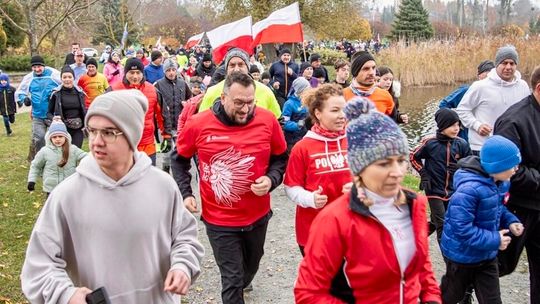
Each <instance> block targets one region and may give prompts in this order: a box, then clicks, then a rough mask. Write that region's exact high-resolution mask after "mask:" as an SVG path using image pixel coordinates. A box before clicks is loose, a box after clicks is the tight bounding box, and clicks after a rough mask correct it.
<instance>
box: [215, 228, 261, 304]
mask: <svg viewBox="0 0 540 304" xmlns="http://www.w3.org/2000/svg"><path fill="white" fill-rule="evenodd" d="M267 228H268V221H265V222H264V223H261V224H260V225H257V226H253V227H250V228H249V229H248V230H244V231H225V230H223V229H220V228H217V229H216V227H213V226H211V225H208V224H207V225H206V234H207V235H208V239H209V240H210V245H211V246H212V250H213V252H214V258H215V259H216V263H217V265H218V267H219V272H220V274H221V288H222V289H221V299H222V301H223V304H244V288H245V287H247V286H248V285H249V284H250V283H251V281H252V280H253V278H254V277H255V274H256V273H257V270H259V262H260V261H261V258H262V256H263V254H264V242H265V239H266V229H267Z"/></svg>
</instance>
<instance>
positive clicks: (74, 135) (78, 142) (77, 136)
mask: <svg viewBox="0 0 540 304" xmlns="http://www.w3.org/2000/svg"><path fill="white" fill-rule="evenodd" d="M67 131H68V133H69V135H71V143H72V144H74V145H75V146H77V147H79V148H81V147H82V144H83V141H84V133H83V130H82V129H71V128H67Z"/></svg>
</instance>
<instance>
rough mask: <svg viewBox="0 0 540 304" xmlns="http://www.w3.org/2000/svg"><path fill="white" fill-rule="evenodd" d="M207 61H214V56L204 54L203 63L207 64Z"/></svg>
mask: <svg viewBox="0 0 540 304" xmlns="http://www.w3.org/2000/svg"><path fill="white" fill-rule="evenodd" d="M205 61H212V54H210V53H204V55H203V56H202V62H205Z"/></svg>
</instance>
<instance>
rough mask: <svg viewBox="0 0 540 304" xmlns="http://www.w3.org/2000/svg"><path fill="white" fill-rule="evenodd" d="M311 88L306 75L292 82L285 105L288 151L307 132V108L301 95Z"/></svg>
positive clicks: (283, 115) (285, 133) (285, 132)
mask: <svg viewBox="0 0 540 304" xmlns="http://www.w3.org/2000/svg"><path fill="white" fill-rule="evenodd" d="M309 88H311V86H310V84H309V81H308V80H307V79H306V78H304V77H298V78H296V79H295V80H294V81H293V83H292V91H291V94H289V99H287V101H286V102H285V104H284V105H283V113H281V115H282V118H283V131H284V135H285V141H287V151H288V152H291V149H292V147H293V146H294V145H295V144H296V143H297V142H298V141H299V140H300V139H302V138H303V137H304V135H306V133H307V131H308V130H307V127H306V119H307V117H308V112H307V109H306V107H305V106H304V105H302V101H301V100H300V95H301V94H302V93H304V91H305V90H307V89H309Z"/></svg>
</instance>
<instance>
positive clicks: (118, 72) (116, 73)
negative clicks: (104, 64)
mask: <svg viewBox="0 0 540 304" xmlns="http://www.w3.org/2000/svg"><path fill="white" fill-rule="evenodd" d="M118 74H120V70H116V71H114V72H113V73H112V75H113V76H116V75H118Z"/></svg>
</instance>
